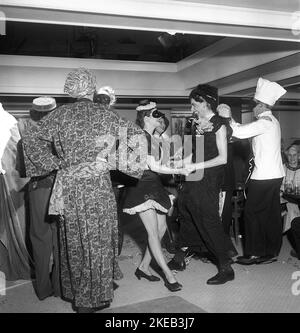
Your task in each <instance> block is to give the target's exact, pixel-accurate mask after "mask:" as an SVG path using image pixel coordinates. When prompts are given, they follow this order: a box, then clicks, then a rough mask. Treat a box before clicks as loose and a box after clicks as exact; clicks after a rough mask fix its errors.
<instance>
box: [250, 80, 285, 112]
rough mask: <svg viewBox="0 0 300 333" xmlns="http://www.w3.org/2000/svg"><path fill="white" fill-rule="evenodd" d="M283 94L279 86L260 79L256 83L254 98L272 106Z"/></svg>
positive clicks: (282, 89)
mask: <svg viewBox="0 0 300 333" xmlns="http://www.w3.org/2000/svg"><path fill="white" fill-rule="evenodd" d="M285 93H286V90H285V89H284V88H283V87H281V85H280V84H278V83H276V82H271V81H268V80H266V79H263V78H261V77H260V78H259V79H258V81H257V86H256V92H255V96H254V98H255V99H257V100H258V101H260V102H263V103H265V104H268V105H270V106H273V105H274V104H275V103H276V101H277V100H278V99H279V98H280V97H281V96H283V95H284V94H285Z"/></svg>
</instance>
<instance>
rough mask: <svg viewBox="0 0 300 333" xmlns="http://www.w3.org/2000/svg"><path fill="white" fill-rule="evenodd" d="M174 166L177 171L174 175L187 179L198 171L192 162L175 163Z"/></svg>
mask: <svg viewBox="0 0 300 333" xmlns="http://www.w3.org/2000/svg"><path fill="white" fill-rule="evenodd" d="M172 166H173V169H174V171H175V172H174V174H178V175H183V176H186V177H187V176H188V175H189V174H191V173H192V172H194V171H196V164H194V163H192V162H190V161H184V160H179V161H173V162H172Z"/></svg>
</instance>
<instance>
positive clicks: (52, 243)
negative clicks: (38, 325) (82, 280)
mask: <svg viewBox="0 0 300 333" xmlns="http://www.w3.org/2000/svg"><path fill="white" fill-rule="evenodd" d="M50 195H51V188H36V189H34V190H31V191H29V207H30V231H29V233H30V240H31V243H32V252H33V259H34V265H35V278H36V281H35V291H36V293H37V296H38V297H39V298H41V299H42V298H45V297H47V296H48V295H50V294H51V293H52V292H54V294H55V295H56V296H59V295H60V282H59V264H58V235H57V226H56V222H54V221H52V223H50V221H49V220H48V214H47V213H48V205H49V199H50ZM52 253H53V267H52V274H51V277H50V270H51V268H50V267H49V265H50V257H51V254H52Z"/></svg>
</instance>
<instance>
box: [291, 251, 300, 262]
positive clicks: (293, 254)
mask: <svg viewBox="0 0 300 333" xmlns="http://www.w3.org/2000/svg"><path fill="white" fill-rule="evenodd" d="M290 255H291V256H292V257H294V258H297V259H298V260H300V256H298V254H297V252H296V251H295V250H294V249H293V250H291V252H290Z"/></svg>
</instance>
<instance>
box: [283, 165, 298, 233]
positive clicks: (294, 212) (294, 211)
mask: <svg viewBox="0 0 300 333" xmlns="http://www.w3.org/2000/svg"><path fill="white" fill-rule="evenodd" d="M284 168H285V177H284V179H283V181H282V185H281V191H284V190H285V188H284V187H285V184H287V183H289V184H291V185H292V188H295V184H298V186H300V167H298V168H289V167H288V166H286V165H285V166H284ZM281 203H286V208H287V212H286V214H285V215H284V217H283V219H284V225H283V232H286V231H287V230H289V229H290V227H291V222H292V221H293V219H294V218H295V217H298V216H300V210H299V206H298V205H297V204H295V203H291V202H288V201H287V200H285V199H283V198H281Z"/></svg>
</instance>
